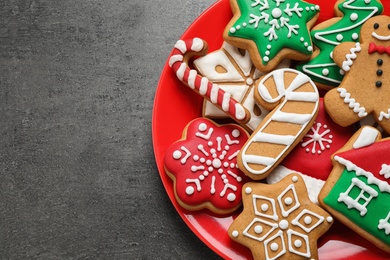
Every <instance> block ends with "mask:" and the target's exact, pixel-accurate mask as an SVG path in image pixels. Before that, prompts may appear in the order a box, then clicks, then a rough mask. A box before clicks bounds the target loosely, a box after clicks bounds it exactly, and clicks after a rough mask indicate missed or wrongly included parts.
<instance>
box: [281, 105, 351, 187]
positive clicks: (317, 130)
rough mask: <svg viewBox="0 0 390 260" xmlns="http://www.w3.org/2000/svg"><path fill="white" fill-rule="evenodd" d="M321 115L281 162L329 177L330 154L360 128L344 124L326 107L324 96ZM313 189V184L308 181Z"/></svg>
mask: <svg viewBox="0 0 390 260" xmlns="http://www.w3.org/2000/svg"><path fill="white" fill-rule="evenodd" d="M319 107H320V108H319V112H318V116H317V118H316V119H315V121H314V124H313V126H312V127H311V128H310V130H309V132H307V134H306V135H305V136H304V137H303V138H302V140H301V142H300V143H298V144H297V146H295V148H294V149H293V150H292V151H291V152H290V153H289V154H288V155H287V156H286V158H285V159H284V160H283V161H282V162H281V164H282V165H284V166H286V167H287V168H289V169H292V170H294V171H298V172H301V173H303V174H305V175H308V176H311V177H314V178H317V179H321V180H324V181H325V180H326V179H327V178H328V176H329V173H330V172H331V171H332V161H331V160H330V156H331V155H332V154H334V153H335V152H337V151H338V150H339V149H340V148H341V147H342V146H343V145H344V144H345V143H346V142H347V141H348V140H349V138H351V136H352V135H353V134H354V133H355V132H356V129H355V127H354V126H349V127H341V126H339V125H338V124H336V123H334V122H333V120H332V119H331V118H330V117H329V115H328V114H327V113H326V111H325V107H324V102H323V99H322V98H320V106H319ZM308 187H309V189H310V187H311V186H310V185H308Z"/></svg>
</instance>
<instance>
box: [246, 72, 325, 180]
mask: <svg viewBox="0 0 390 260" xmlns="http://www.w3.org/2000/svg"><path fill="white" fill-rule="evenodd" d="M255 98H256V100H257V102H258V103H259V104H260V105H261V106H262V107H264V108H266V109H268V110H272V111H271V112H270V113H269V114H268V115H267V116H266V117H265V118H264V120H263V121H262V122H261V123H260V125H259V126H258V127H257V128H256V130H255V131H254V132H253V133H252V135H251V136H250V138H249V140H248V141H247V142H246V144H245V145H244V147H243V148H242V150H241V151H240V154H239V155H238V166H239V168H240V169H241V170H242V171H243V172H244V173H245V174H246V175H247V176H249V177H251V178H252V179H254V180H260V179H264V178H266V177H267V175H268V174H269V173H270V172H271V171H272V170H273V169H274V168H275V167H276V166H277V165H278V164H279V163H280V162H281V161H282V160H283V158H284V157H286V156H287V154H288V153H289V152H290V151H291V150H292V149H293V148H294V146H295V145H296V144H298V143H299V141H300V140H301V139H302V138H303V136H304V135H305V134H306V133H307V132H308V131H309V130H310V128H311V126H312V124H313V122H314V120H315V118H316V116H317V113H318V107H319V96H318V91H317V88H316V86H315V85H314V83H313V82H312V81H311V80H310V78H309V77H308V76H306V75H305V74H303V73H301V72H299V71H297V70H293V69H279V70H275V71H273V72H271V73H269V74H267V75H266V76H265V77H263V78H262V79H261V80H260V81H258V82H257V83H256V91H255Z"/></svg>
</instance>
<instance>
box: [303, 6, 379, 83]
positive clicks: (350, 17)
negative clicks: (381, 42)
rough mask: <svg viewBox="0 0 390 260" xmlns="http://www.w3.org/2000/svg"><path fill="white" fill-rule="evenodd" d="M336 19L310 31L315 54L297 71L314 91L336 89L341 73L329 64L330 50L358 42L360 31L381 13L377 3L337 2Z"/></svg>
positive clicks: (332, 64)
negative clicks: (307, 80) (369, 20)
mask: <svg viewBox="0 0 390 260" xmlns="http://www.w3.org/2000/svg"><path fill="white" fill-rule="evenodd" d="M334 9H335V15H336V16H337V17H335V18H333V19H330V20H327V21H325V22H322V23H321V24H319V25H317V26H315V27H314V28H313V30H312V31H311V37H312V39H313V43H314V45H315V47H316V48H315V53H314V54H313V56H312V59H311V60H310V61H308V62H305V63H302V64H300V65H299V66H297V70H299V71H302V72H304V73H306V74H307V75H309V76H310V77H311V79H312V80H313V81H314V82H315V83H316V85H317V87H319V88H321V89H325V90H329V89H331V88H333V87H337V86H338V85H339V84H340V83H341V80H342V79H343V76H344V71H343V70H342V69H340V67H339V66H337V64H336V63H335V62H334V61H333V58H332V57H333V50H334V48H335V47H336V46H337V45H339V44H340V43H342V42H359V33H360V29H361V27H362V25H363V23H364V22H366V21H367V20H368V19H369V18H371V17H373V16H375V15H379V14H381V13H382V11H383V6H382V3H381V2H380V1H379V0H371V1H367V0H338V1H337V2H336V4H335V8H334Z"/></svg>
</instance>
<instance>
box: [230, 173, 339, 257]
mask: <svg viewBox="0 0 390 260" xmlns="http://www.w3.org/2000/svg"><path fill="white" fill-rule="evenodd" d="M296 181H297V178H294V177H293V182H296ZM245 192H246V193H247V194H251V193H252V192H253V190H252V189H250V188H247V189H245ZM252 204H253V207H254V214H255V216H254V218H253V220H252V221H251V222H250V223H249V225H248V226H247V227H246V228H245V229H244V231H243V235H244V236H246V237H249V238H251V239H254V240H256V241H259V242H263V243H264V248H265V256H266V259H276V258H278V257H280V256H282V255H284V254H285V253H286V252H287V251H288V252H290V253H293V254H296V255H300V256H304V257H307V258H309V257H310V256H311V252H310V243H309V233H310V232H311V231H312V230H314V229H315V228H316V227H318V226H319V225H321V223H323V222H324V221H325V218H324V217H323V216H321V215H319V214H317V213H315V212H312V211H310V210H308V209H306V208H305V207H301V203H300V202H299V197H298V195H297V191H296V188H295V185H294V184H291V185H289V186H288V187H287V188H286V189H285V190H284V191H282V192H281V193H280V194H279V196H278V197H277V198H276V199H274V198H271V197H266V196H261V195H256V194H252ZM277 207H279V209H280V211H281V213H282V214H281V215H280V216H278V215H277V214H276V212H277V209H276V208H277ZM295 211H299V214H298V215H296V217H295V218H294V219H293V220H291V221H289V220H288V217H289V216H290V215H291V214H292V213H293V212H295ZM326 221H328V222H331V221H332V218H330V217H329V218H327V219H326ZM297 227H298V228H297ZM274 231H276V234H275V232H274ZM284 232H285V233H286V234H287V239H285V237H286V236H284V235H283V234H284ZM232 234H233V236H238V235H239V231H237V230H234V231H233V233H232ZM271 234H275V235H271ZM270 255H273V257H272V258H271V257H270Z"/></svg>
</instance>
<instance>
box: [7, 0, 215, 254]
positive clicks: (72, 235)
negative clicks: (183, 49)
mask: <svg viewBox="0 0 390 260" xmlns="http://www.w3.org/2000/svg"><path fill="white" fill-rule="evenodd" d="M213 2H214V1H213V0H196V1H195V0H193V1H186V2H183V1H182V0H169V1H163V0H136V1H131V0H110V1H106V0H2V1H0V89H1V91H0V132H1V137H0V259H218V257H217V256H216V255H215V254H214V253H213V252H212V251H211V250H210V249H208V248H207V247H206V246H205V245H204V244H203V243H202V242H201V241H200V240H199V239H198V238H197V237H196V236H195V235H194V234H193V233H192V232H191V231H190V230H189V229H188V228H187V226H186V225H185V224H184V222H183V221H182V220H181V219H180V217H179V216H178V215H177V214H176V211H175V210H174V208H173V206H172V205H171V203H170V201H169V199H168V196H167V195H166V193H165V190H164V188H163V186H162V183H161V181H160V178H159V175H158V171H157V168H156V165H155V161H154V155H153V148H152V140H151V121H152V109H153V99H154V94H155V90H156V86H157V82H158V79H159V76H160V72H161V70H162V68H163V66H164V63H165V61H166V59H167V57H168V55H169V53H170V51H171V50H172V47H173V45H174V43H175V42H176V40H177V39H178V38H179V37H180V35H181V34H182V33H183V32H184V31H185V29H186V28H187V26H188V25H190V24H191V22H192V21H193V20H194V19H195V18H196V17H197V16H198V15H199V14H200V13H201V12H203V11H204V10H205V9H206V8H207V7H208V6H210V5H211V4H212V3H213Z"/></svg>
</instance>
